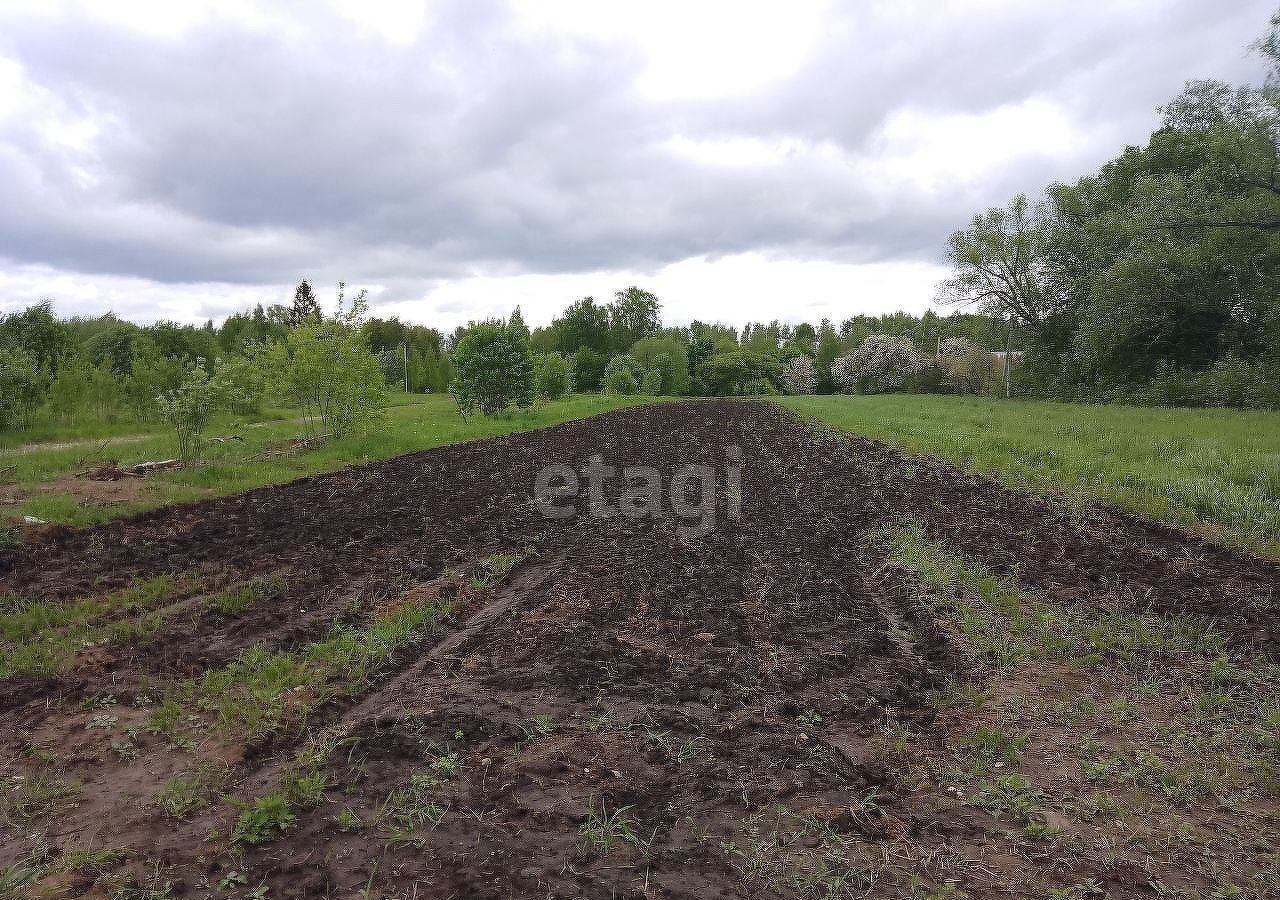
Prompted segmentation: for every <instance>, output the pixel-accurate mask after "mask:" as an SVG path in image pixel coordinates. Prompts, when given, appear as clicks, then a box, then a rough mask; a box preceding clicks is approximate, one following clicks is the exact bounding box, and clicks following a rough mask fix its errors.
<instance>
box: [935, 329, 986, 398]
mask: <svg viewBox="0 0 1280 900" xmlns="http://www.w3.org/2000/svg"><path fill="white" fill-rule="evenodd" d="M938 368H939V370H940V375H941V386H942V387H943V388H945V389H947V390H949V391H952V392H954V393H957V394H985V393H987V391H988V390H990V388H991V384H992V382H993V380H994V379H995V376H996V366H995V357H993V356H992V355H991V354H990V353H988V352H987V351H985V350H983V349H982V348H980V347H979V346H978V345H977V344H975V343H974V342H973V341H971V340H969V339H968V338H963V337H949V338H943V339H942V340H941V341H940V342H939V343H938Z"/></svg>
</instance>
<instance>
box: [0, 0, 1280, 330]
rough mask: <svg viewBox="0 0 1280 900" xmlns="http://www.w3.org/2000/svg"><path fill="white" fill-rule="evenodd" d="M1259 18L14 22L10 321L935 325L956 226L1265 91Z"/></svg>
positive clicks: (1183, 6)
mask: <svg viewBox="0 0 1280 900" xmlns="http://www.w3.org/2000/svg"><path fill="white" fill-rule="evenodd" d="M1275 2H1276V0H1230V2H1224V0H1146V2H1137V0H1127V2H1126V0H1062V2H1058V0H1037V2H1035V3H1028V2H1026V0H956V2H939V0H916V2H911V0H888V2H863V0H847V2H822V0H786V2H782V0H770V2H750V0H725V2H720V0H678V2H666V0H645V2H642V3H623V2H610V0H536V2H511V3H501V2H488V0H457V2H448V0H446V2H429V3H425V4H423V3H405V2H389V0H388V2H383V0H328V2H327V3H322V2H319V0H296V2H280V3H274V4H270V5H267V4H262V5H258V4H253V3H247V2H237V0H216V2H213V3H208V4H204V3H200V2H195V0H183V2H172V0H152V2H130V0H111V2H109V3H101V2H90V3H83V4H81V3H73V2H65V3H64V2H57V0H30V2H21V0H18V2H14V0H0V309H3V310H10V309H14V308H19V307H22V306H25V305H27V304H29V303H31V302H33V301H35V300H37V299H40V298H43V297H49V298H52V299H53V300H54V301H55V305H56V308H57V309H58V311H59V312H61V313H63V314H70V313H100V312H105V311H106V310H108V309H111V310H114V311H115V312H116V313H117V314H118V315H121V316H123V317H126V318H130V319H133V320H135V321H140V322H141V321H150V320H154V319H157V318H171V319H176V320H180V321H203V320H204V319H207V318H213V319H220V318H222V317H223V316H225V315H227V314H228V313H230V312H233V311H235V310H237V309H241V308H244V307H246V306H248V305H251V304H252V303H255V302H264V303H271V302H283V301H285V300H287V299H288V298H290V297H291V296H292V286H293V284H296V282H297V281H298V279H300V278H302V277H304V276H305V277H309V278H311V279H312V281H313V283H314V284H315V285H316V287H317V289H318V293H319V294H320V295H321V297H322V298H329V297H331V296H332V294H333V285H334V283H336V282H337V281H338V280H339V279H344V280H346V281H347V283H348V284H349V285H353V286H356V287H368V288H369V289H370V293H371V296H372V299H373V308H374V312H375V313H377V314H381V315H390V314H398V315H400V316H401V317H403V318H406V319H411V320H414V321H419V322H425V323H428V324H432V325H436V326H439V327H441V328H448V327H452V326H453V325H454V324H457V323H459V322H462V321H466V320H467V319H470V318H480V317H484V316H488V315H492V314H505V313H507V312H508V311H509V310H510V309H511V308H512V307H513V306H515V305H516V304H520V305H522V306H523V308H524V312H525V317H526V319H527V320H528V321H530V322H531V323H543V322H545V321H547V320H548V319H550V317H551V316H552V315H553V314H554V313H555V312H556V311H558V310H559V309H560V308H562V307H563V306H564V305H565V304H566V303H568V302H569V301H570V300H572V299H574V298H575V297H578V296H583V295H587V294H592V295H594V296H596V297H597V298H601V299H603V298H607V297H608V296H609V295H610V294H611V293H612V292H613V291H614V290H617V289H619V288H621V287H624V286H626V285H627V284H632V283H635V284H639V285H641V286H643V287H646V288H648V289H650V290H653V291H654V292H656V293H657V294H658V295H659V296H660V297H661V298H662V299H663V301H664V304H665V311H666V319H667V321H668V322H673V323H674V322H687V321H689V320H690V319H693V318H702V319H718V320H724V321H729V322H734V323H741V322H743V321H746V320H751V319H772V318H782V319H784V320H788V321H793V322H795V321H801V320H809V321H817V320H818V319H820V318H822V317H823V316H830V317H831V318H832V319H834V320H837V321H838V320H839V319H841V318H843V317H845V316H848V315H850V314H853V313H856V312H882V311H889V310H893V309H898V308H902V309H907V310H911V311H917V312H918V311H922V310H924V309H926V308H928V307H929V305H930V298H931V296H932V287H933V284H934V282H935V281H936V280H937V279H938V278H939V277H940V276H941V275H942V274H944V272H943V270H942V269H941V268H940V266H939V262H940V259H941V253H942V249H943V245H944V242H945V240H946V237H947V235H948V234H949V233H950V232H951V231H953V230H955V229H956V228H958V227H962V226H964V225H965V224H966V223H967V221H968V220H969V218H970V217H971V216H972V215H973V214H974V213H975V212H976V211H978V210H979V209H982V208H986V207H988V206H992V205H999V204H1002V203H1004V202H1006V201H1007V200H1008V199H1009V197H1011V196H1012V195H1014V194H1015V193H1017V192H1019V191H1025V192H1028V193H1037V192H1039V191H1041V190H1042V189H1043V188H1044V186H1045V185H1047V184H1049V183H1051V182H1053V181H1055V180H1074V179H1075V178H1078V177H1079V176H1081V175H1083V174H1086V173H1087V172H1089V171H1090V170H1092V169H1095V168H1096V167H1097V166H1098V165H1099V164H1101V163H1102V162H1104V161H1105V160H1107V159H1110V158H1111V157H1113V156H1115V155H1116V154H1117V153H1118V152H1119V151H1120V150H1121V149H1123V147H1124V146H1125V145H1126V144H1131V143H1141V142H1142V141H1144V140H1145V138H1146V137H1147V135H1148V134H1149V133H1150V132H1151V130H1152V129H1153V128H1154V127H1155V126H1156V124H1157V121H1158V114H1157V113H1156V111H1155V107H1157V106H1158V105H1160V104H1161V103H1164V102H1166V101H1167V100H1169V99H1170V98H1171V97H1173V96H1175V95H1176V94H1177V93H1178V92H1179V91H1180V90H1181V88H1182V84H1183V82H1184V81H1185V80H1187V79H1189V78H1203V77H1215V78H1221V79H1224V80H1228V81H1234V82H1242V81H1253V82H1256V81H1259V80H1260V78H1261V73H1262V65H1261V63H1260V61H1259V60H1258V59H1257V58H1256V57H1253V56H1250V55H1249V54H1248V52H1247V45H1248V44H1249V42H1250V41H1251V40H1253V39H1254V38H1256V37H1257V36H1259V35H1260V34H1261V33H1262V32H1263V30H1264V28H1265V26H1266V24H1267V20H1268V18H1269V16H1270V14H1271V13H1272V11H1273V10H1274V5H1273V4H1274V3H1275Z"/></svg>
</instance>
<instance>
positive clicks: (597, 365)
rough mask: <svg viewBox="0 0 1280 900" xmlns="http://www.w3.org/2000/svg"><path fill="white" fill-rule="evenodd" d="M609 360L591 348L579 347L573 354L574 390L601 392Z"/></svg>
mask: <svg viewBox="0 0 1280 900" xmlns="http://www.w3.org/2000/svg"><path fill="white" fill-rule="evenodd" d="M608 364H609V359H608V357H606V356H605V355H604V354H603V353H600V352H598V351H595V350H592V349H591V348H590V347H579V348H578V352H577V353H575V354H573V389H574V390H575V391H579V392H581V393H593V392H595V391H598V390H600V388H601V384H602V382H603V381H604V370H605V366H607V365H608Z"/></svg>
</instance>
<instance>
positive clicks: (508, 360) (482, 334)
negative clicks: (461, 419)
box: [449, 323, 534, 416]
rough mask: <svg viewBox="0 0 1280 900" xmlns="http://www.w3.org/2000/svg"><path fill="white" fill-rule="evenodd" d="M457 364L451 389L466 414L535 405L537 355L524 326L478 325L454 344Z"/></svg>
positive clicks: (454, 359) (488, 413)
mask: <svg viewBox="0 0 1280 900" xmlns="http://www.w3.org/2000/svg"><path fill="white" fill-rule="evenodd" d="M453 367H454V375H453V383H452V385H450V388H449V390H450V391H451V392H452V394H453V398H454V400H455V401H456V402H457V404H458V411H459V412H461V413H462V415H464V416H468V415H470V414H471V413H473V412H475V411H477V410H479V411H480V412H481V413H483V414H484V415H486V416H499V415H503V414H504V413H506V412H507V410H508V409H510V408H511V406H512V405H513V404H514V405H516V406H519V407H522V408H523V407H527V406H531V405H532V404H533V389H534V385H533V354H532V353H530V352H529V338H528V336H527V334H526V333H525V331H524V329H523V327H520V326H516V327H512V326H510V325H502V324H498V323H486V324H483V325H476V326H474V327H473V328H471V330H470V331H468V332H466V334H464V335H463V336H462V337H461V339H459V341H458V343H457V346H456V347H454V350H453Z"/></svg>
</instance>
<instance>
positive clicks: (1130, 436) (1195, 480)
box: [779, 394, 1280, 557]
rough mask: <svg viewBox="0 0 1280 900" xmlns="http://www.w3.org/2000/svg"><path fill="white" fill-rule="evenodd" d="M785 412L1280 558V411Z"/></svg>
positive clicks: (900, 401) (976, 403) (1029, 406)
mask: <svg viewBox="0 0 1280 900" xmlns="http://www.w3.org/2000/svg"><path fill="white" fill-rule="evenodd" d="M779 402H780V403H782V404H783V405H784V406H786V407H788V408H790V409H793V410H795V411H796V412H798V413H800V414H801V415H803V416H805V417H807V418H812V419H817V420H820V421H822V422H826V423H828V424H830V425H832V426H834V427H836V428H839V429H841V430H843V431H848V432H852V433H855V434H859V435H863V436H865V437H869V438H876V439H878V440H882V441H885V442H886V443H889V444H892V445H894V446H895V447H899V448H901V449H902V450H904V451H906V452H908V453H913V454H923V455H929V456H936V457H939V458H941V459H945V460H948V461H949V462H952V463H954V464H957V465H959V466H962V467H964V468H966V469H969V470H971V471H975V472H982V473H984V474H987V475H992V476H994V477H997V478H999V479H1000V480H1002V481H1004V482H1005V483H1007V484H1009V485H1011V486H1014V487H1018V488H1023V489H1026V490H1031V491H1040V492H1047V493H1059V494H1066V495H1069V496H1071V497H1077V498H1081V499H1097V500H1102V501H1105V502H1107V503H1112V504H1114V505H1116V506H1119V507H1122V508H1124V509H1129V510H1132V511H1134V512H1137V513H1141V514H1143V515H1146V516H1150V517H1153V518H1157V519H1163V520H1166V521H1172V522H1175V523H1177V524H1180V525H1182V526H1184V527H1188V528H1192V529H1195V530H1198V531H1201V532H1203V533H1206V534H1208V535H1210V536H1212V537H1215V538H1217V539H1219V540H1224V541H1227V542H1231V543H1236V544H1241V545H1244V546H1247V547H1250V548H1252V549H1254V550H1257V551H1260V552H1263V553H1266V554H1267V555H1270V556H1276V557H1280V413H1275V412H1247V411H1237V410H1228V409H1167V408H1152V407H1134V406H1097V405H1087V404H1075V403H1051V402H1044V401H1031V400H1013V401H1009V400H1000V399H991V398H975V397H951V396H940V395H936V394H882V395H877V396H865V397H863V396H797V397H781V398H779Z"/></svg>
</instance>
